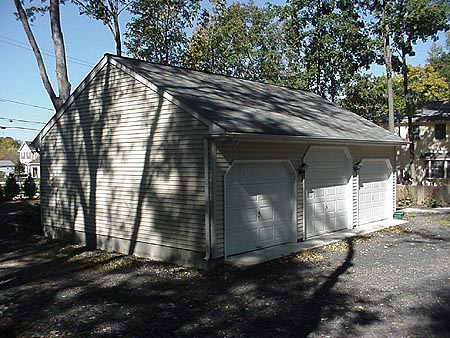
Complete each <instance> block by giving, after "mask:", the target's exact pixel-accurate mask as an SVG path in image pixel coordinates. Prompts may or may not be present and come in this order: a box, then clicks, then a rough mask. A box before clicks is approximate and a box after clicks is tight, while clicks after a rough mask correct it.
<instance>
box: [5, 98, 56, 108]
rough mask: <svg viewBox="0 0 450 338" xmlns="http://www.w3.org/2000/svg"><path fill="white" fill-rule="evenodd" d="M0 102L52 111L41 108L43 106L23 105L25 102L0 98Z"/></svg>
mask: <svg viewBox="0 0 450 338" xmlns="http://www.w3.org/2000/svg"><path fill="white" fill-rule="evenodd" d="M0 101H2V102H11V103H16V104H21V105H23V106H28V107H33V108H39V109H45V110H50V111H53V109H52V108H49V107H43V106H38V105H35V104H30V103H25V102H20V101H14V100H9V99H4V98H2V97H0Z"/></svg>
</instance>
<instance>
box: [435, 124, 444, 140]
mask: <svg viewBox="0 0 450 338" xmlns="http://www.w3.org/2000/svg"><path fill="white" fill-rule="evenodd" d="M445 128H446V125H445V124H436V125H435V126H434V138H435V139H436V140H445V138H446V136H447V135H446V130H445Z"/></svg>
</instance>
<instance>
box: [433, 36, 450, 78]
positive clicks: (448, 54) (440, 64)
mask: <svg viewBox="0 0 450 338" xmlns="http://www.w3.org/2000/svg"><path fill="white" fill-rule="evenodd" d="M428 62H429V63H430V65H431V66H433V68H434V69H435V70H436V71H437V72H438V73H439V74H440V75H442V77H444V78H445V80H446V81H447V83H449V84H450V32H447V40H446V43H445V48H444V47H442V46H440V45H438V44H437V43H436V42H435V43H433V45H432V46H431V49H430V51H429V52H428Z"/></svg>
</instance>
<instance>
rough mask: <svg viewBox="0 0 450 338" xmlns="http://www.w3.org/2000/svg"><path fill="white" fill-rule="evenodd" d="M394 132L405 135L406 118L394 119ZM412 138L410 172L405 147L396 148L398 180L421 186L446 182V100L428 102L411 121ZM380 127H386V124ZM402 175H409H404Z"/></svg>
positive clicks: (449, 120)
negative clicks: (411, 165)
mask: <svg viewBox="0 0 450 338" xmlns="http://www.w3.org/2000/svg"><path fill="white" fill-rule="evenodd" d="M395 121H396V122H395V127H396V128H395V130H396V132H397V134H398V135H400V136H401V137H403V138H404V139H409V136H408V118H407V117H406V116H403V115H401V116H397V117H396V120H395ZM412 122H413V138H414V160H413V164H414V166H413V168H411V169H410V162H411V161H410V153H409V145H404V146H402V147H401V148H399V149H398V158H397V165H398V178H399V181H402V179H403V180H407V179H408V176H409V175H411V176H413V177H412V181H413V183H416V184H424V185H435V184H448V183H449V182H450V153H449V151H450V135H449V134H450V101H440V102H429V103H427V104H425V105H424V107H423V108H422V109H420V110H418V111H417V113H416V114H415V115H414V116H413V118H412ZM384 126H386V127H387V125H386V124H384ZM406 172H408V173H409V175H408V174H406Z"/></svg>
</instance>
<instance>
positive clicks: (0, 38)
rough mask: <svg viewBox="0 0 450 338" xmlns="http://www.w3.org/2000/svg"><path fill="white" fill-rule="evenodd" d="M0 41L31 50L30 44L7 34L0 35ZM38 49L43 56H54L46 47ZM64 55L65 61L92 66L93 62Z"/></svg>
mask: <svg viewBox="0 0 450 338" xmlns="http://www.w3.org/2000/svg"><path fill="white" fill-rule="evenodd" d="M5 40H6V41H5ZM0 42H2V43H6V44H8V45H11V46H15V47H19V48H22V49H26V50H29V51H33V50H32V49H31V48H30V46H28V44H26V43H24V42H21V41H19V40H15V39H11V38H8V37H7V36H4V35H0ZM40 51H41V53H42V54H43V55H45V56H50V57H52V58H55V55H53V52H52V51H50V50H48V49H45V48H40ZM66 57H67V61H70V62H72V63H76V64H79V65H81V66H85V67H89V68H92V67H93V66H94V64H93V63H91V62H88V61H85V60H82V59H78V58H75V57H71V56H66Z"/></svg>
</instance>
